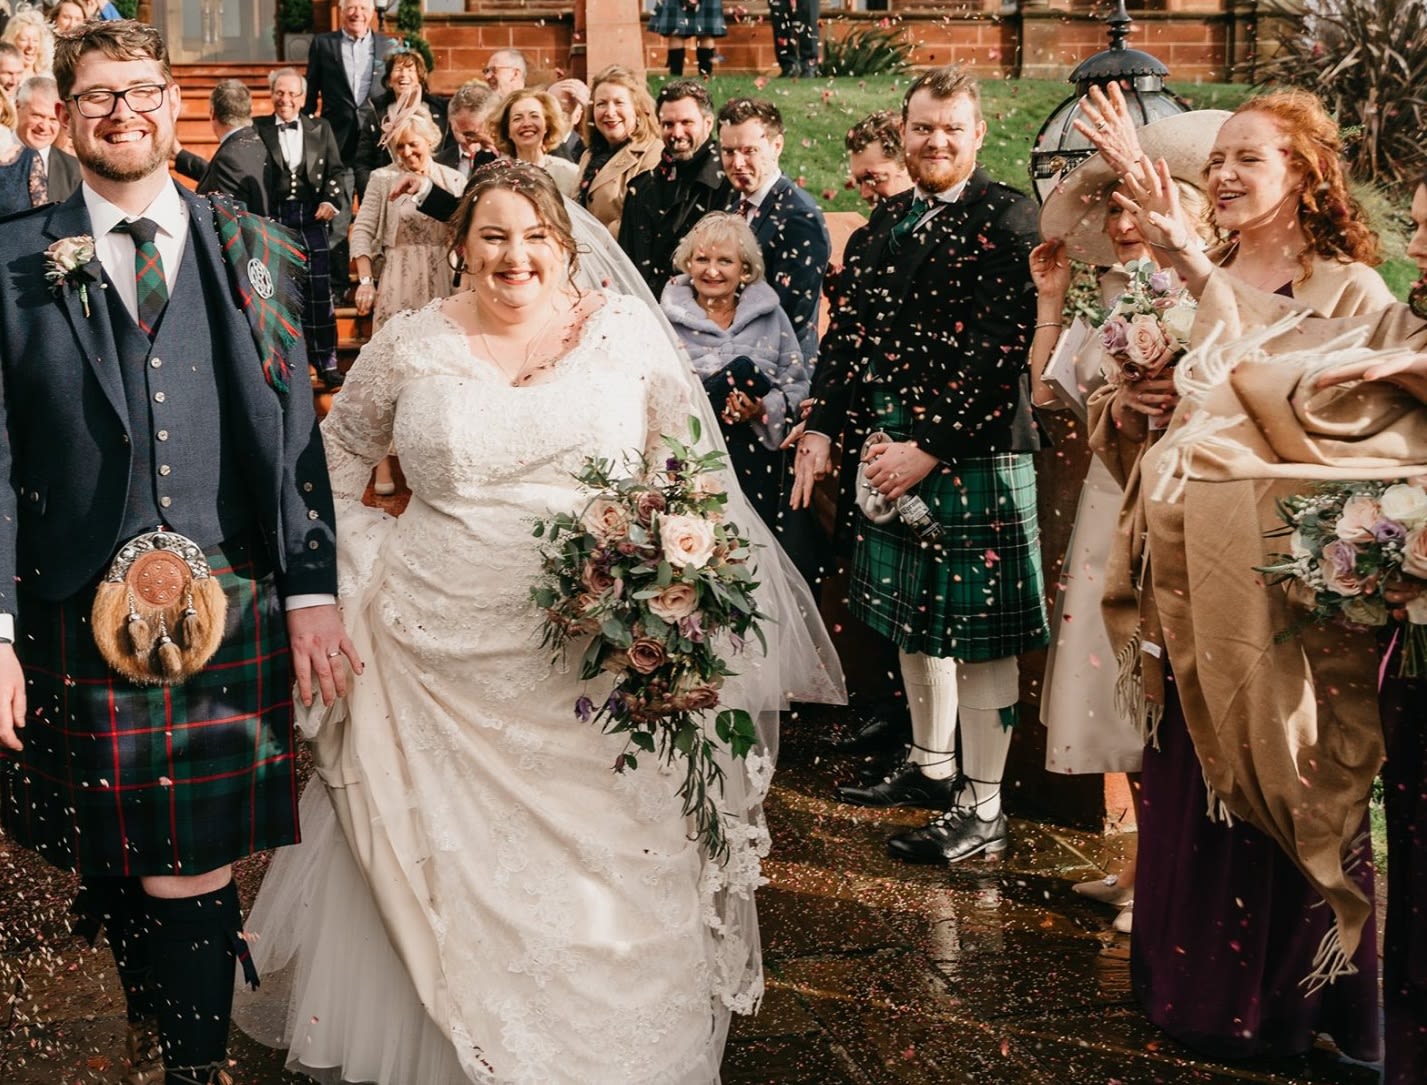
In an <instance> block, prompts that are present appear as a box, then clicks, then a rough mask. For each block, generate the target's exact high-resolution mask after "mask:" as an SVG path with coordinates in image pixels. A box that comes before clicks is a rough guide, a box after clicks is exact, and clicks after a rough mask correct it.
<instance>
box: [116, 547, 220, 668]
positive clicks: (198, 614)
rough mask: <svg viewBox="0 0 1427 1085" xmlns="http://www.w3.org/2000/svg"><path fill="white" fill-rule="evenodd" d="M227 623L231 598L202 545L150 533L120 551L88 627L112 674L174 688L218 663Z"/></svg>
mask: <svg viewBox="0 0 1427 1085" xmlns="http://www.w3.org/2000/svg"><path fill="white" fill-rule="evenodd" d="M227 617H228V600H227V597H226V596H225V595H224V594H223V587H222V585H220V584H219V583H218V580H217V578H216V577H214V575H213V571H212V570H211V569H210V568H209V567H208V561H207V559H206V558H204V556H203V550H202V549H201V548H200V547H199V546H198V544H197V543H195V542H194V541H193V540H192V539H189V538H186V537H185V536H183V535H179V534H176V533H174V532H171V531H152V532H149V533H148V534H147V535H139V536H136V537H135V538H133V539H130V540H129V541H128V542H126V543H125V544H124V545H123V546H121V547H120V548H119V553H118V554H116V555H115V556H114V561H113V563H112V564H110V566H109V572H108V573H107V574H105V577H104V580H103V581H102V582H101V583H100V585H99V590H98V591H97V592H96V593H95V596H94V609H93V611H92V612H91V614H90V622H91V625H92V627H93V630H94V643H95V644H96V645H97V646H98V648H99V653H100V655H102V656H103V657H104V661H105V662H106V663H108V664H109V666H111V667H112V668H114V670H116V671H118V672H119V673H120V674H122V675H123V676H124V677H125V678H128V679H130V680H132V681H134V682H138V683H140V684H141V685H158V686H171V685H175V684H177V683H179V682H182V681H184V680H186V679H187V678H189V677H191V676H192V675H194V674H196V673H197V672H198V671H199V670H201V669H202V668H203V666H204V664H206V663H207V662H208V661H209V660H210V659H212V658H213V653H214V652H216V651H217V650H218V645H219V644H221V643H222V641H223V630H224V625H225V622H226V619H227Z"/></svg>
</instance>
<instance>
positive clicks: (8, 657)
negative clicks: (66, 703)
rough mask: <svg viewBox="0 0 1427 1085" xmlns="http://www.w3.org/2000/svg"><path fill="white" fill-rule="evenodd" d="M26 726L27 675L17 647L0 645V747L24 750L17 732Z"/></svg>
mask: <svg viewBox="0 0 1427 1085" xmlns="http://www.w3.org/2000/svg"><path fill="white" fill-rule="evenodd" d="M24 726H25V675H24V672H23V671H22V670H21V669H20V660H19V658H18V657H17V656H16V655H15V646H14V645H12V644H0V746H4V747H5V748H6V749H10V750H23V749H24V748H25V747H24V745H23V744H22V743H21V742H20V736H19V735H17V734H16V733H15V732H16V731H18V730H20V729H22V728H23V727H24Z"/></svg>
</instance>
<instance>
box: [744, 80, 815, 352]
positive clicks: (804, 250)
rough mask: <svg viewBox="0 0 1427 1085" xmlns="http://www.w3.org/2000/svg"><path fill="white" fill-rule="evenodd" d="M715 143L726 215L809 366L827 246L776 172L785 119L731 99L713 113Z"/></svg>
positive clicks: (805, 203) (808, 208) (805, 204)
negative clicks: (735, 220)
mask: <svg viewBox="0 0 1427 1085" xmlns="http://www.w3.org/2000/svg"><path fill="white" fill-rule="evenodd" d="M718 142H719V152H720V156H721V158H722V162H723V172H724V174H725V175H726V176H727V177H728V181H729V184H730V185H731V186H732V190H733V191H732V195H731V198H730V202H729V205H728V210H730V211H737V212H738V213H739V214H741V215H743V216H744V217H745V218H746V219H748V224H749V225H750V226H752V227H753V233H754V236H755V237H757V238H758V247H759V248H760V249H761V250H762V251H763V263H764V265H765V266H766V268H767V274H768V282H769V283H770V284H771V285H772V287H773V289H774V290H776V291H777V292H778V300H779V301H780V302H782V303H783V311H784V312H786V313H787V314H788V319H789V320H791V321H792V322H793V330H794V331H796V332H797V333H798V342H799V344H800V345H801V346H802V348H803V355H804V357H806V358H807V359H808V360H809V361H811V360H812V359H813V357H814V356H815V355H816V354H817V352H818V300H819V298H820V297H821V296H822V282H823V274H824V273H825V272H826V271H827V262H828V259H829V257H831V255H832V244H831V242H830V241H829V239H828V233H827V223H826V222H825V221H824V220H823V213H822V211H821V210H819V208H818V205H817V204H816V203H814V202H813V198H812V197H811V196H809V195H808V194H807V193H806V192H804V191H803V190H802V189H801V188H799V187H798V186H797V185H795V184H793V182H792V180H791V179H790V178H789V177H788V176H787V175H786V174H784V173H783V171H782V169H781V167H780V166H779V164H778V162H779V157H780V156H781V155H782V153H783V115H782V114H781V113H779V112H778V107H777V106H775V105H774V104H773V103H772V102H769V101H765V100H764V99H762V98H733V99H731V100H730V101H728V102H727V103H725V105H724V107H723V108H722V109H721V110H719V114H718Z"/></svg>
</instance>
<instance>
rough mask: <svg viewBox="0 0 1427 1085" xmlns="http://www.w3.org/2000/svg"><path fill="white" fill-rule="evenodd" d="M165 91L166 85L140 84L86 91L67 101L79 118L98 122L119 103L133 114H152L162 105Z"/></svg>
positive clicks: (73, 95)
mask: <svg viewBox="0 0 1427 1085" xmlns="http://www.w3.org/2000/svg"><path fill="white" fill-rule="evenodd" d="M167 90H168V84H167V83H140V84H138V85H137V86H133V87H125V88H124V89H123V90H87V91H85V92H84V93H83V94H71V95H70V96H69V100H70V101H71V102H73V103H74V107H75V108H76V109H78V110H79V115H80V116H81V117H88V118H89V119H90V120H98V119H99V118H100V117H107V116H109V115H110V114H112V113H113V112H114V110H115V108H116V107H117V106H118V105H119V102H120V101H123V103H124V104H125V105H127V106H128V107H129V108H130V109H132V110H133V111H134V112H135V113H152V112H153V111H154V110H156V109H157V108H158V107H159V106H161V105H163V100H164V92H165V91H167Z"/></svg>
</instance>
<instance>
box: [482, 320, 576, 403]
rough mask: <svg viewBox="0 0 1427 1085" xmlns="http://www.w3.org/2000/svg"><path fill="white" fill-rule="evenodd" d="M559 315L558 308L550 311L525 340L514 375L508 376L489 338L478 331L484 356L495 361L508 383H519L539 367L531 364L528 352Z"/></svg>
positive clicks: (529, 352) (513, 384) (483, 332)
mask: <svg viewBox="0 0 1427 1085" xmlns="http://www.w3.org/2000/svg"><path fill="white" fill-rule="evenodd" d="M559 315H560V311H559V310H558V309H557V310H556V311H555V312H553V313H551V314H550V315H549V316H548V317H547V318H546V320H545V323H544V324H542V325H540V328H539V330H538V331H536V333H535V334H534V335H532V336H531V337H530V338H529V339H527V340H526V341H525V353H524V354H523V355H522V356H521V360H520V366H519V368H518V369H516V371H515V375H514V376H510V374H509V372H508V371H507V370H506V367H505V365H504V364H503V363H502V361H501V359H500V357H499V356H497V354H496V352H495V351H494V350H493V349H492V348H491V341H490V338H489V337H488V336H487V335H486V333H485V331H481V332H480V333H479V334H480V337H481V343H482V344H484V346H485V348H486V357H488V358H489V359H490V360H491V361H492V362H494V363H495V365H496V367H497V368H498V369H500V371H501V374H502V375H503V376H505V377H506V378H507V381H508V383H509V384H510V385H511V386H512V387H514V386H515V385H517V384H519V383H520V382H521V380H522V379H524V378H525V377H526V376H527V375H528V374H530V373H532V372H534V370H536V369H539V368H540V366H539V365H536V366H534V367H532V366H531V364H530V354H531V352H532V351H533V350H534V349H535V344H536V343H538V342H540V340H541V339H542V338H543V337H544V335H545V333H546V332H547V331H549V330H550V325H551V324H553V323H555V318H556V317H558V316H559Z"/></svg>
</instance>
